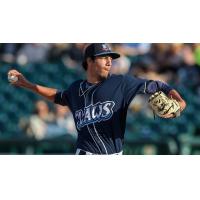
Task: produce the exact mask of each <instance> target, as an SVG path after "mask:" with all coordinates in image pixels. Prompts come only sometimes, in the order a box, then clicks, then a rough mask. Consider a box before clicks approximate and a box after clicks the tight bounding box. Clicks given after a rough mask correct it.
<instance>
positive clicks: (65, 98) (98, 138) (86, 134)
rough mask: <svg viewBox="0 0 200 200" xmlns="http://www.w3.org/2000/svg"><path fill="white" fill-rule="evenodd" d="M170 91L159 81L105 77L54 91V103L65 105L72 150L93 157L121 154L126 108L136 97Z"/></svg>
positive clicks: (120, 76)
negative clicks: (75, 134)
mask: <svg viewBox="0 0 200 200" xmlns="http://www.w3.org/2000/svg"><path fill="white" fill-rule="evenodd" d="M171 89H172V88H171V87H170V86H169V85H167V84H165V83H163V82H160V81H150V80H146V79H141V78H136V77H133V76H130V75H109V76H108V78H107V79H105V80H104V81H102V82H100V83H98V84H91V83H88V82H87V81H86V80H78V81H76V82H74V83H72V85H71V86H70V87H69V88H68V89H67V90H64V91H58V92H57V94H56V97H55V103H56V104H60V105H63V106H68V107H69V108H70V110H71V112H72V114H73V117H74V121H75V125H76V128H77V132H78V139H77V142H76V147H77V148H79V149H82V150H84V151H88V152H91V153H94V154H114V153H119V152H121V151H122V148H123V142H124V133H125V126H126V116H127V110H128V106H129V104H130V103H131V101H132V100H133V98H134V97H135V96H136V95H137V94H152V93H155V92H156V91H158V90H162V91H163V92H164V93H165V94H168V93H169V91H170V90H171Z"/></svg>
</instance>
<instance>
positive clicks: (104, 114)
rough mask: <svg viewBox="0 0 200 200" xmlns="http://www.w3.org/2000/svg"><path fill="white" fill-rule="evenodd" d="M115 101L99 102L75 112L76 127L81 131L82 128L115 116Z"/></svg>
mask: <svg viewBox="0 0 200 200" xmlns="http://www.w3.org/2000/svg"><path fill="white" fill-rule="evenodd" d="M114 106H115V103H114V102H113V101H106V102H103V103H101V102H98V103H96V104H94V105H89V106H87V107H85V108H84V109H81V110H78V111H76V112H75V118H76V126H77V129H78V130H80V129H81V128H82V127H84V126H86V125H89V124H92V123H95V122H101V121H107V120H109V119H110V118H111V117H112V115H113V108H114Z"/></svg>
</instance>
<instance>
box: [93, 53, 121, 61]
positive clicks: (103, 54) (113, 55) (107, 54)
mask: <svg viewBox="0 0 200 200" xmlns="http://www.w3.org/2000/svg"><path fill="white" fill-rule="evenodd" d="M94 56H110V57H111V58H112V59H117V58H119V57H120V54H118V53H115V52H104V53H99V54H95V55H94Z"/></svg>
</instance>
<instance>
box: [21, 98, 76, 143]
mask: <svg viewBox="0 0 200 200" xmlns="http://www.w3.org/2000/svg"><path fill="white" fill-rule="evenodd" d="M19 126H20V128H21V130H23V132H24V133H26V134H27V136H28V137H30V138H34V139H36V140H42V139H45V138H54V137H58V136H62V135H66V134H68V135H71V137H72V138H76V137H77V132H76V127H75V124H74V121H73V116H72V114H71V112H70V110H69V109H68V107H64V106H60V105H54V107H53V108H51V107H50V106H49V105H48V103H47V102H46V101H44V100H38V101H36V103H35V109H34V113H33V114H32V115H30V117H29V118H21V119H20V121H19Z"/></svg>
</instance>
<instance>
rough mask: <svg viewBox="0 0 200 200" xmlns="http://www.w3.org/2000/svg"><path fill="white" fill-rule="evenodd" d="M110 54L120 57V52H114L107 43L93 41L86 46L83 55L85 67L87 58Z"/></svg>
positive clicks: (113, 57) (112, 56) (114, 57)
mask: <svg viewBox="0 0 200 200" xmlns="http://www.w3.org/2000/svg"><path fill="white" fill-rule="evenodd" d="M96 56H110V57H111V58H112V59H116V58H119V57H120V54H118V53H116V52H113V51H112V50H111V48H110V47H109V46H108V45H107V44H105V43H93V44H90V45H88V46H87V47H86V49H85V52H84V55H83V63H82V64H83V67H84V68H86V60H87V58H90V57H96Z"/></svg>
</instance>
